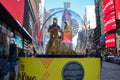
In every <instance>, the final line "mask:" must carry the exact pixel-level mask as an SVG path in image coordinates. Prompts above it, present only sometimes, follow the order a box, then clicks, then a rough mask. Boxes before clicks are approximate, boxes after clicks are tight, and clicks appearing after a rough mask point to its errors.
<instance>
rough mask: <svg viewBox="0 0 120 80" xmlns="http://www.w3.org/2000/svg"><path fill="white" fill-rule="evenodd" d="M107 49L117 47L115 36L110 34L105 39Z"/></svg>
mask: <svg viewBox="0 0 120 80" xmlns="http://www.w3.org/2000/svg"><path fill="white" fill-rule="evenodd" d="M105 44H106V48H110V47H115V46H116V42H115V34H109V35H107V36H106V37H105Z"/></svg>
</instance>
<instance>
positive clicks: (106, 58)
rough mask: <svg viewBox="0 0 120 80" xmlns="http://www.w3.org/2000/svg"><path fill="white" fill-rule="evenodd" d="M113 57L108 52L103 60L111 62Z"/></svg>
mask: <svg viewBox="0 0 120 80" xmlns="http://www.w3.org/2000/svg"><path fill="white" fill-rule="evenodd" d="M114 58H115V56H114V55H113V54H108V55H106V56H105V60H106V61H108V62H113V61H114Z"/></svg>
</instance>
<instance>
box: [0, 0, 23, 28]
mask: <svg viewBox="0 0 120 80" xmlns="http://www.w3.org/2000/svg"><path fill="white" fill-rule="evenodd" d="M0 2H1V4H2V5H3V6H4V7H5V8H6V10H7V11H8V12H9V13H10V14H11V15H12V16H13V17H14V18H15V20H16V21H17V22H18V23H19V24H20V25H21V26H23V17H24V16H23V15H24V3H25V0H0Z"/></svg>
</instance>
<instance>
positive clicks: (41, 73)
mask: <svg viewBox="0 0 120 80" xmlns="http://www.w3.org/2000/svg"><path fill="white" fill-rule="evenodd" d="M18 66H19V67H18V68H19V69H18V72H19V76H18V80H100V59H99V58H50V57H49V58H20V59H19V64H18ZM88 66H89V67H88Z"/></svg>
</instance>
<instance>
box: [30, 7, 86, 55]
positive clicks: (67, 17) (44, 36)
mask: <svg viewBox="0 0 120 80" xmlns="http://www.w3.org/2000/svg"><path fill="white" fill-rule="evenodd" d="M54 18H56V19H57V25H54V24H53V22H54ZM32 43H33V46H34V48H35V50H36V52H37V53H38V54H54V55H56V54H59V55H74V54H75V55H79V54H85V51H86V50H85V48H86V43H87V30H86V25H85V23H84V21H83V20H82V18H81V17H80V16H79V15H78V14H77V13H75V12H74V11H72V10H70V9H64V8H54V9H51V10H48V11H45V12H44V14H42V15H41V16H40V17H39V18H38V19H37V20H36V22H35V24H34V26H33V29H32Z"/></svg>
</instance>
